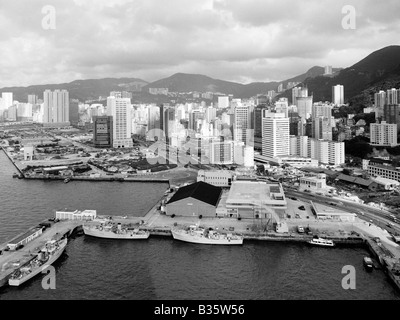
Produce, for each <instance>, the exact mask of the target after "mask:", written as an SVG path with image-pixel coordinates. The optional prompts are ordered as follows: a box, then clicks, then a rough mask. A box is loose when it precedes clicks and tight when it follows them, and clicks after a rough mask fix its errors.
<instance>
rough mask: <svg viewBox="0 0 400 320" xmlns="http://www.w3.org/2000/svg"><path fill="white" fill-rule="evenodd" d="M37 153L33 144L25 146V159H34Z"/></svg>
mask: <svg viewBox="0 0 400 320" xmlns="http://www.w3.org/2000/svg"><path fill="white" fill-rule="evenodd" d="M34 155H35V148H34V147H33V146H32V145H28V146H24V161H31V160H33V156H34Z"/></svg>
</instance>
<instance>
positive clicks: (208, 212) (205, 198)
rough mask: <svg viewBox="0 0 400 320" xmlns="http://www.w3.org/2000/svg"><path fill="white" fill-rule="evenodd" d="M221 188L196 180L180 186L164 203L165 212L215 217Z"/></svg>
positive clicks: (178, 214) (168, 213)
mask: <svg viewBox="0 0 400 320" xmlns="http://www.w3.org/2000/svg"><path fill="white" fill-rule="evenodd" d="M221 193H222V188H220V187H216V186H213V185H211V184H208V183H205V182H202V181H200V182H196V183H193V184H191V185H188V186H185V187H182V188H180V189H179V190H178V191H177V192H176V193H175V194H174V195H173V196H172V198H171V199H170V200H169V201H168V202H167V204H166V214H167V215H172V214H175V215H176V216H190V217H196V216H197V217H198V216H200V215H201V216H203V217H215V215H216V209H217V205H218V202H219V200H220V197H221Z"/></svg>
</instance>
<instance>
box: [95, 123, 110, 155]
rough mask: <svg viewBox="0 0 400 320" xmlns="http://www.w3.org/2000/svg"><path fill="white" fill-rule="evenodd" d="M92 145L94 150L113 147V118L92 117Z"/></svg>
mask: <svg viewBox="0 0 400 320" xmlns="http://www.w3.org/2000/svg"><path fill="white" fill-rule="evenodd" d="M93 122H94V130H93V143H94V146H95V147H96V148H111V147H112V146H113V117H112V116H95V117H93Z"/></svg>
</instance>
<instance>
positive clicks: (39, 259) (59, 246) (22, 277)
mask: <svg viewBox="0 0 400 320" xmlns="http://www.w3.org/2000/svg"><path fill="white" fill-rule="evenodd" d="M67 242H68V240H67V239H66V238H63V239H60V240H58V241H56V240H49V241H47V242H46V244H45V245H44V247H43V248H42V249H41V250H40V252H39V253H38V255H37V256H36V258H34V259H33V260H31V261H30V262H29V263H28V264H26V265H24V266H22V267H21V268H19V269H17V270H16V271H14V272H13V273H12V274H11V276H10V278H9V279H8V284H9V285H10V286H19V285H21V284H23V283H24V282H26V281H28V280H29V279H31V278H33V277H34V276H36V275H37V274H39V273H41V272H42V271H43V270H45V269H46V268H47V267H48V266H50V265H52V264H53V263H54V262H55V261H56V260H57V259H58V258H59V257H60V256H61V254H62V253H63V252H64V250H65V247H66V246H67Z"/></svg>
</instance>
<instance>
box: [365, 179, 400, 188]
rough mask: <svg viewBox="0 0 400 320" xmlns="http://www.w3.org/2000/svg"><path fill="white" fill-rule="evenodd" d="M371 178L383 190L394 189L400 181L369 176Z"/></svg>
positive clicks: (399, 184)
mask: <svg viewBox="0 0 400 320" xmlns="http://www.w3.org/2000/svg"><path fill="white" fill-rule="evenodd" d="M371 180H373V181H375V182H376V183H377V184H378V185H380V186H381V187H382V188H383V189H385V190H394V189H396V188H398V187H399V186H400V182H399V181H396V180H392V179H387V178H382V177H376V178H371Z"/></svg>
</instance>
